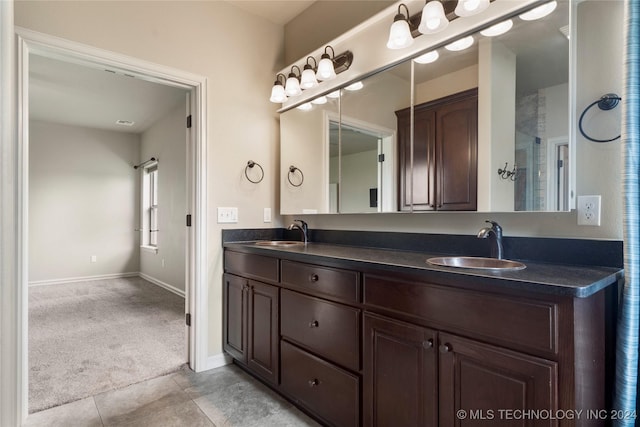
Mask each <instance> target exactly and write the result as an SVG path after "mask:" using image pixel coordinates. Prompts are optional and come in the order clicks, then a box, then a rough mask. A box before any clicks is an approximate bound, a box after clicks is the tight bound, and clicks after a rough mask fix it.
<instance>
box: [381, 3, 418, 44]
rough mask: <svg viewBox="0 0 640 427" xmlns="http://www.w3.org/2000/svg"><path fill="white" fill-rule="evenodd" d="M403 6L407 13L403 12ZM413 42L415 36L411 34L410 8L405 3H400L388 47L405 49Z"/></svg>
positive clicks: (392, 25)
mask: <svg viewBox="0 0 640 427" xmlns="http://www.w3.org/2000/svg"><path fill="white" fill-rule="evenodd" d="M402 7H404V10H405V11H406V12H407V15H406V16H405V15H403V14H402V9H401V8H402ZM412 44H413V36H412V35H411V27H410V25H409V9H408V8H407V6H406V5H405V4H403V3H400V4H399V5H398V13H397V14H396V16H395V18H393V24H391V29H390V30H389V40H388V41H387V48H389V49H404V48H405V47H409V46H411V45H412Z"/></svg>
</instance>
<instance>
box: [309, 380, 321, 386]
mask: <svg viewBox="0 0 640 427" xmlns="http://www.w3.org/2000/svg"><path fill="white" fill-rule="evenodd" d="M318 384H320V381H319V380H318V379H317V378H314V379H312V380H309V387H315V386H317V385H318Z"/></svg>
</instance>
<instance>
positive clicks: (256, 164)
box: [244, 160, 264, 184]
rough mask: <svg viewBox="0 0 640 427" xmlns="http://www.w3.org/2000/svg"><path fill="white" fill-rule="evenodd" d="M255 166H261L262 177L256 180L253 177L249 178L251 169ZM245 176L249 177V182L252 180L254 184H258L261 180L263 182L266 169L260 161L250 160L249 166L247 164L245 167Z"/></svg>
mask: <svg viewBox="0 0 640 427" xmlns="http://www.w3.org/2000/svg"><path fill="white" fill-rule="evenodd" d="M254 166H257V167H259V168H260V179H258V180H256V181H254V180H252V179H251V178H249V169H253V167H254ZM244 176H246V177H247V179H248V180H249V182H252V183H254V184H257V183H259V182H262V180H263V179H264V169H262V166H260V164H259V163H256V162H254V161H253V160H249V161H248V162H247V166H245V168H244Z"/></svg>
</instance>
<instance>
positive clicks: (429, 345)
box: [422, 338, 433, 350]
mask: <svg viewBox="0 0 640 427" xmlns="http://www.w3.org/2000/svg"><path fill="white" fill-rule="evenodd" d="M422 347H424V348H426V349H427V350H428V349H430V348H433V339H432V338H429V339H428V340H426V341H422Z"/></svg>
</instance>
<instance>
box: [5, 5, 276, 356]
mask: <svg viewBox="0 0 640 427" xmlns="http://www.w3.org/2000/svg"><path fill="white" fill-rule="evenodd" d="M15 24H16V25H17V26H21V27H26V28H29V29H32V30H35V31H40V32H44V33H48V34H52V35H55V36H59V37H63V38H66V39H70V40H73V41H76V42H80V43H84V44H88V45H92V46H97V47H99V48H103V49H107V50H110V51H114V52H118V53H121V54H125V55H130V56H133V57H136V58H140V59H143V60H147V61H152V62H155V63H158V64H162V65H165V66H169V67H174V68H177V69H180V70H185V71H189V72H192V73H195V74H199V75H202V76H205V77H207V78H208V94H205V95H206V96H207V105H208V129H209V135H208V147H207V149H208V153H207V157H208V158H207V167H208V191H209V194H208V204H209V211H210V215H209V217H208V218H207V223H208V236H207V243H208V248H209V253H208V269H209V278H208V283H209V315H210V319H209V322H208V325H207V326H208V328H209V354H210V355H216V354H219V353H220V352H221V351H222V302H221V300H222V245H221V229H222V228H223V227H222V226H221V225H218V224H217V217H216V207H217V206H236V207H238V208H239V222H238V223H237V224H231V225H230V226H229V227H237V228H255V227H271V226H278V225H280V218H279V216H278V215H277V213H278V209H277V206H278V198H279V192H278V189H277V188H278V187H277V178H276V177H277V176H278V167H279V164H278V163H279V162H278V148H279V144H278V141H279V130H278V116H277V115H276V114H275V110H276V109H275V106H274V104H272V103H270V102H269V93H270V91H271V85H272V84H273V76H274V75H275V72H276V70H278V69H280V68H281V67H282V66H283V63H282V51H283V45H284V42H283V34H284V30H283V28H282V27H281V26H278V25H275V24H272V23H270V22H268V21H266V20H263V19H261V18H258V17H256V16H254V15H251V14H249V13H246V12H243V11H241V10H240V9H239V8H236V7H234V6H232V5H231V4H229V3H227V2H224V1H207V2H200V1H194V2H190V1H158V2H153V1H127V2H114V1H91V2H76V1H55V2H50V1H17V2H16V3H15ZM248 160H254V161H256V162H258V163H260V164H261V165H262V167H263V168H264V170H265V178H264V180H263V181H262V182H261V183H260V184H250V183H248V182H247V181H246V179H245V178H244V168H245V166H246V164H247V161H248ZM264 207H271V208H273V213H274V222H272V223H269V224H265V223H263V221H262V218H263V208H264Z"/></svg>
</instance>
